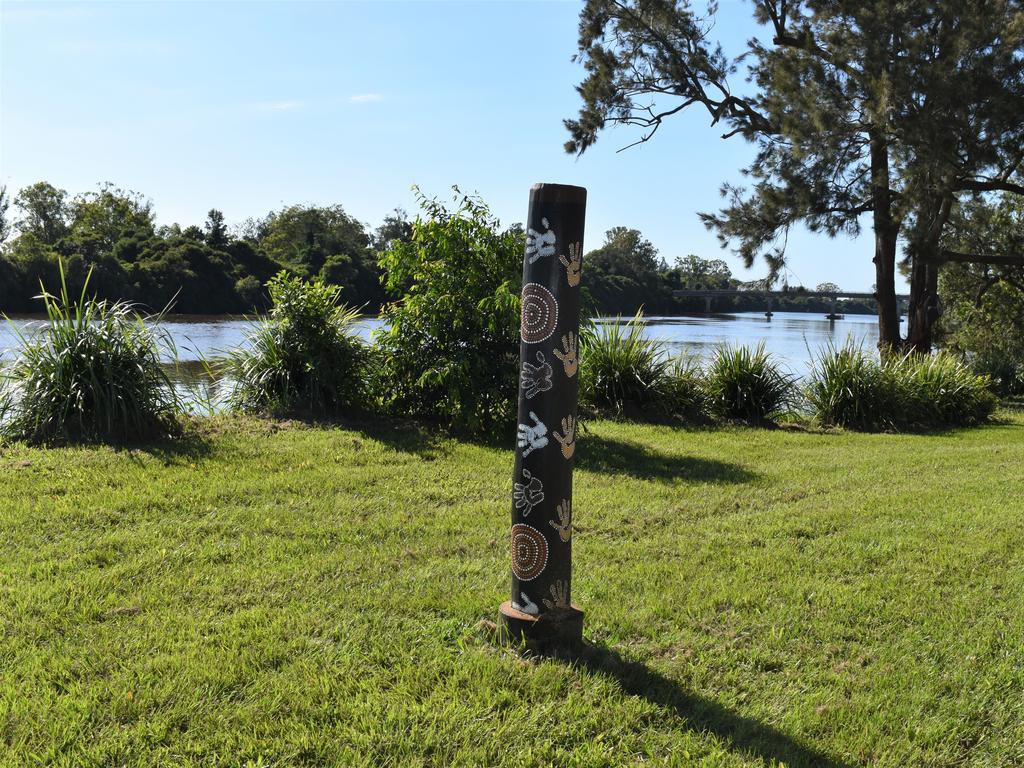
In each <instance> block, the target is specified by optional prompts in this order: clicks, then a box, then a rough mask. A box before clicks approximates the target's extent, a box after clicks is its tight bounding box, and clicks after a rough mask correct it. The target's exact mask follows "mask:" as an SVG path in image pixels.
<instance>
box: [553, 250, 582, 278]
mask: <svg viewBox="0 0 1024 768" xmlns="http://www.w3.org/2000/svg"><path fill="white" fill-rule="evenodd" d="M582 250H583V248H582V246H581V245H580V243H569V258H566V257H565V256H564V255H563V256H559V257H558V260H559V261H560V262H561V263H562V266H563V267H565V279H566V280H567V281H568V282H569V286H570V287H571V288H575V287H576V286H577V285H579V284H580V277H581V276H582V274H583V254H582V253H581V251H582Z"/></svg>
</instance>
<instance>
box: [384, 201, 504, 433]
mask: <svg viewBox="0 0 1024 768" xmlns="http://www.w3.org/2000/svg"><path fill="white" fill-rule="evenodd" d="M417 194H419V193H418V191H417ZM456 200H457V208H456V210H455V211H449V210H448V209H447V208H446V207H445V206H444V205H443V204H441V203H439V202H437V201H436V200H431V199H427V198H425V197H424V196H423V195H419V202H420V206H421V208H422V209H423V215H422V216H420V217H417V219H416V221H415V222H414V223H413V225H412V238H411V240H409V241H408V242H404V241H401V240H394V241H392V242H391V244H390V245H389V247H388V249H387V250H386V251H384V252H383V253H382V254H381V257H380V263H381V266H382V268H383V269H384V270H385V273H386V278H385V279H386V287H387V289H388V292H389V293H390V294H391V295H392V297H394V298H395V301H394V302H393V303H391V304H388V305H386V306H385V307H384V310H383V312H382V319H383V320H384V321H385V327H384V329H383V330H382V331H380V332H378V335H377V338H376V340H377V346H378V353H379V362H380V365H379V368H378V369H377V372H376V374H377V375H376V376H375V377H374V379H373V381H374V387H373V388H374V393H375V396H376V398H377V400H378V401H379V402H380V403H381V404H382V405H383V407H384V408H385V410H387V411H389V412H391V413H394V414H396V415H403V416H419V417H424V418H428V419H432V420H436V421H438V422H441V423H443V424H445V425H446V426H450V427H454V428H457V429H464V430H469V431H473V432H493V431H495V430H499V429H507V428H512V426H513V425H514V424H515V414H516V397H517V392H518V381H519V293H520V284H521V280H522V258H523V247H524V240H523V233H522V231H521V230H519V229H507V230H502V229H501V227H500V225H499V222H498V220H497V219H496V218H494V217H493V216H492V215H491V213H490V211H489V210H488V209H487V206H486V205H484V203H483V202H481V201H480V200H479V199H478V198H475V197H468V196H463V195H461V194H459V193H458V190H457V189H456Z"/></svg>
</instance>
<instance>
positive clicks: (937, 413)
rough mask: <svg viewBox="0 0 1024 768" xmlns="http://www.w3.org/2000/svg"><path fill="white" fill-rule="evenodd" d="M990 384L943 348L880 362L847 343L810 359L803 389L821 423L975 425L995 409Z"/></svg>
mask: <svg viewBox="0 0 1024 768" xmlns="http://www.w3.org/2000/svg"><path fill="white" fill-rule="evenodd" d="M990 386H991V382H990V379H989V378H988V377H987V376H983V375H979V374H977V373H975V372H974V371H973V370H972V369H971V368H970V367H969V366H968V365H967V364H966V363H964V362H963V361H962V360H961V359H960V358H959V357H957V356H956V355H953V354H951V353H948V352H941V353H938V354H935V355H920V354H914V353H910V354H907V355H904V356H890V357H888V358H887V359H886V360H885V361H884V362H879V360H878V359H877V358H876V357H875V356H874V355H871V354H868V353H867V352H865V351H864V350H863V349H862V348H859V347H855V346H853V345H852V344H847V345H845V346H843V347H841V348H838V349H837V348H830V349H828V350H827V351H826V352H825V353H823V354H822V355H821V356H820V357H819V358H818V359H817V360H816V361H815V362H814V365H813V370H812V374H811V380H810V382H809V383H808V385H807V390H806V392H807V399H808V401H809V402H810V405H811V409H812V411H813V413H814V416H815V418H817V420H818V421H819V422H820V423H822V424H824V425H826V426H839V427H846V428H848V429H858V430H865V431H880V430H893V431H895V430H906V429H938V428H942V427H955V426H971V425H974V424H980V423H982V422H984V421H986V420H987V419H988V418H989V416H991V414H992V411H993V410H994V409H995V405H996V398H995V396H994V395H993V394H992V392H991V391H990Z"/></svg>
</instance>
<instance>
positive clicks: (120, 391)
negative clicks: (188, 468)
mask: <svg viewBox="0 0 1024 768" xmlns="http://www.w3.org/2000/svg"><path fill="white" fill-rule="evenodd" d="M60 278H61V289H60V295H59V296H53V295H51V294H49V293H47V292H46V291H45V289H44V291H43V295H42V298H43V300H44V302H45V304H46V314H47V318H48V320H49V323H48V324H47V325H45V326H43V327H42V328H41V330H40V332H39V333H38V334H37V335H31V336H23V335H21V333H20V332H19V331H17V330H15V332H16V333H18V335H19V338H20V349H19V350H18V356H17V358H16V359H15V361H14V363H13V364H12V365H10V366H8V367H7V369H5V370H4V371H3V380H4V381H3V386H2V388H0V434H2V435H3V436H4V437H6V438H8V439H15V440H25V441H28V442H33V443H50V442H77V441H94V440H98V441H128V440H144V439H151V438H159V437H164V436H168V435H172V434H175V433H177V432H179V421H178V417H179V416H180V415H181V414H182V413H183V411H184V404H183V402H182V400H181V398H180V396H179V395H178V393H177V392H176V391H175V388H174V386H173V385H172V383H171V381H170V379H169V377H168V375H167V372H166V369H165V368H164V366H162V365H161V363H160V354H159V347H160V346H161V345H162V346H164V348H165V349H167V350H169V351H170V352H172V353H173V352H174V345H173V342H172V341H171V339H170V336H169V335H168V334H167V333H166V332H164V331H160V330H158V329H156V328H154V327H153V326H152V325H151V324H150V323H152V322H153V321H158V320H159V319H160V316H150V317H143V316H142V315H140V314H139V313H138V312H136V310H135V309H134V307H133V306H132V305H131V304H128V303H125V302H112V303H111V302H106V301H96V300H94V299H88V298H86V295H87V294H86V291H87V289H88V286H89V279H88V277H87V278H86V280H85V285H84V286H83V288H82V293H81V296H80V297H79V298H78V300H77V301H75V302H72V301H71V300H70V299H69V297H68V289H67V281H66V279H65V276H64V270H63V265H60Z"/></svg>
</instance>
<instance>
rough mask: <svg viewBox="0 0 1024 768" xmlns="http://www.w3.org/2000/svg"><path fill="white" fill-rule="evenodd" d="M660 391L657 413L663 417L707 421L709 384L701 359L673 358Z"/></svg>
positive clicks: (659, 387)
mask: <svg viewBox="0 0 1024 768" xmlns="http://www.w3.org/2000/svg"><path fill="white" fill-rule="evenodd" d="M657 390H658V393H657V400H656V410H657V411H658V412H659V413H660V414H661V415H662V416H665V417H667V418H670V419H673V420H680V421H685V422H689V423H699V422H706V421H707V420H708V418H709V416H710V414H709V407H708V393H707V382H706V380H705V377H704V371H703V369H702V368H701V365H700V360H699V359H698V358H696V357H692V356H689V355H679V356H677V357H674V358H672V360H671V362H670V363H669V365H668V367H667V368H666V369H665V372H664V375H663V376H662V378H661V381H660V382H659V383H658V385H657Z"/></svg>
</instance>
